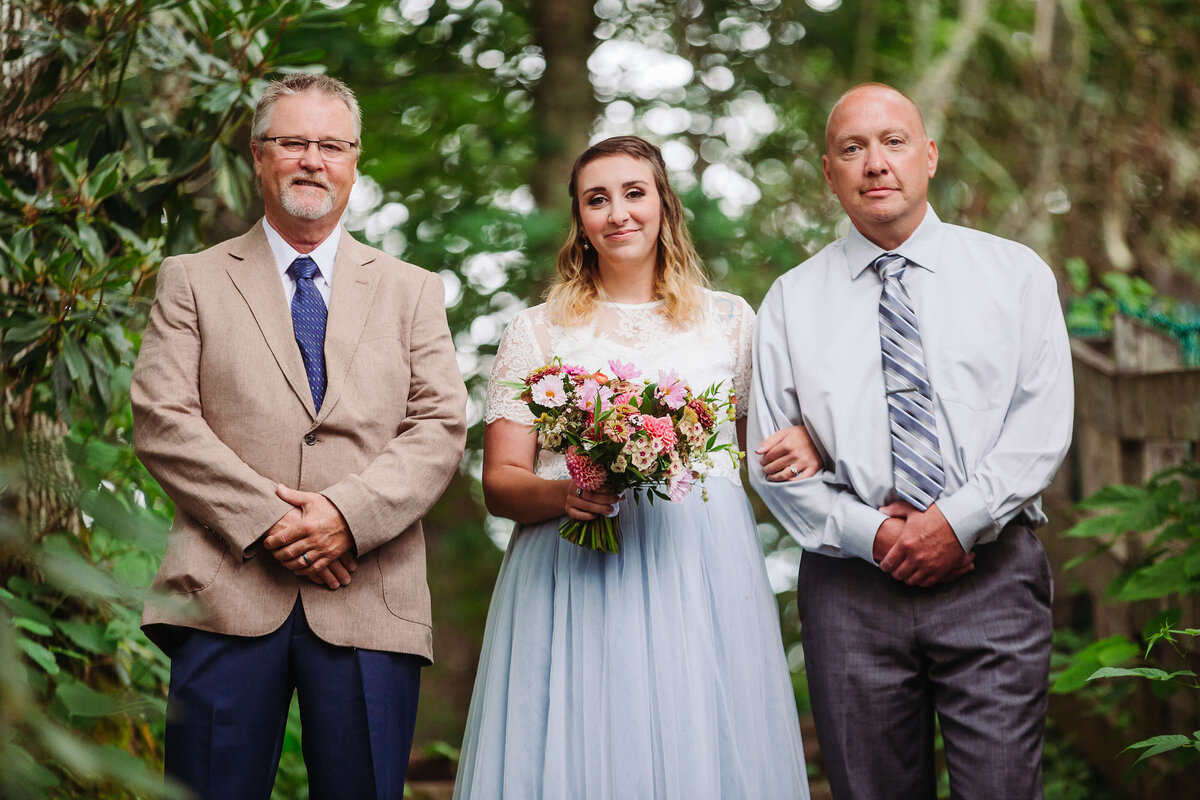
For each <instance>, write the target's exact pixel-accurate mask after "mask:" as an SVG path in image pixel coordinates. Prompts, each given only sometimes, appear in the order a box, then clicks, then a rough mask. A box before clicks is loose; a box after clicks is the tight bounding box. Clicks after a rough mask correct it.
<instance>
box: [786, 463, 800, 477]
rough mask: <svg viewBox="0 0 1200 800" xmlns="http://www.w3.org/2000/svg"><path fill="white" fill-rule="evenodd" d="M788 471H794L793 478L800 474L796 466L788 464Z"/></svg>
mask: <svg viewBox="0 0 1200 800" xmlns="http://www.w3.org/2000/svg"><path fill="white" fill-rule="evenodd" d="M788 469H790V470H791V471H792V477H793V478H794V477H796V476H797V475H799V474H800V470H798V469H796V465H795V464H788Z"/></svg>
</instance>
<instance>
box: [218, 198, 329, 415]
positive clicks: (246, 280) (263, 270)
mask: <svg viewBox="0 0 1200 800" xmlns="http://www.w3.org/2000/svg"><path fill="white" fill-rule="evenodd" d="M229 255H231V256H232V257H233V259H234V261H233V263H231V264H229V266H227V267H226V272H228V273H229V278H230V280H232V281H233V283H234V285H235V286H236V287H237V290H238V291H239V292H240V293H241V295H242V297H243V298H244V299H245V300H246V304H247V305H248V306H250V313H252V314H253V315H254V320H255V321H256V322H257V323H258V328H259V330H260V331H261V332H262V335H263V338H264V339H266V340H267V346H268V347H270V348H271V353H272V354H273V355H274V356H275V362H276V363H277V364H278V365H279V369H280V370H282V371H283V374H284V376H285V377H286V378H287V381H288V383H289V384H291V387H292V391H294V392H295V393H296V396H297V397H299V398H300V401H301V402H302V403H304V407H305V408H306V409H308V413H309V416H311V417H314V418H315V417H316V415H317V414H316V409H315V407H314V406H313V399H312V390H311V389H310V388H309V386H308V375H307V373H305V371H304V362H303V361H302V360H301V358H300V348H299V347H298V346H297V345H296V334H295V331H294V330H293V328H292V312H291V310H290V309H288V306H287V300H286V299H285V297H284V293H283V286H282V283H281V282H280V278H279V271H278V270H277V269H276V268H275V258H274V256H272V255H271V247H270V245H268V244H267V235H266V234H265V233H264V232H263V229H262V222H261V221H260V222H259V223H258V224H257V225H255V226H254V227H253V228H251V229H250V231H249V233H247V234H246V235H245V236H242V237H241V238H239V239H235V240H234V241H233V242H231V243H230V249H229ZM340 266H341V265H340V262H339V267H340ZM335 280H336V275H335ZM328 347H329V345H328V338H327V339H326V348H327V349H328ZM324 405H325V406H328V405H329V402H328V398H327V399H326V401H325V403H324Z"/></svg>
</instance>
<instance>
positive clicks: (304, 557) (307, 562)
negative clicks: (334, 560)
mask: <svg viewBox="0 0 1200 800" xmlns="http://www.w3.org/2000/svg"><path fill="white" fill-rule="evenodd" d="M300 560H301V561H303V562H304V566H306V567H311V566H312V561H310V560H309V558H308V553H307V552H304V553H301V554H300Z"/></svg>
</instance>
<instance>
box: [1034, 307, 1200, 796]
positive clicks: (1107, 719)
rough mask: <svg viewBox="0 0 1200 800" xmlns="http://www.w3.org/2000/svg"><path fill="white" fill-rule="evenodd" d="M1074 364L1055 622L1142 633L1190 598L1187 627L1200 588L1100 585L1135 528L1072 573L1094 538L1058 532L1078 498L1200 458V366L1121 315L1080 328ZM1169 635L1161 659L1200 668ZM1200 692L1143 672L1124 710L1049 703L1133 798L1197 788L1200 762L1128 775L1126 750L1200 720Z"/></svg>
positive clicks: (1056, 539)
mask: <svg viewBox="0 0 1200 800" xmlns="http://www.w3.org/2000/svg"><path fill="white" fill-rule="evenodd" d="M1071 350H1072V355H1073V357H1074V373H1075V408H1076V412H1075V437H1074V444H1073V446H1072V450H1071V453H1070V455H1069V456H1068V460H1067V463H1066V464H1065V465H1064V467H1063V469H1062V470H1061V471H1060V473H1059V475H1058V477H1057V478H1056V480H1055V483H1054V485H1053V486H1052V487H1051V489H1050V491H1049V492H1047V494H1046V497H1045V502H1046V506H1047V512H1048V514H1049V515H1050V516H1051V519H1052V525H1053V527H1052V528H1050V529H1048V530H1047V531H1046V533H1045V535H1043V536H1042V540H1043V542H1044V543H1045V544H1046V550H1047V553H1048V554H1049V556H1050V562H1051V565H1052V567H1053V568H1054V572H1055V586H1056V597H1055V623H1056V627H1057V628H1072V627H1073V628H1077V629H1086V628H1091V629H1092V630H1093V631H1094V632H1095V635H1096V637H1097V638H1098V639H1102V638H1105V637H1108V636H1112V635H1114V634H1120V635H1123V636H1126V637H1128V638H1130V639H1132V640H1133V641H1135V642H1140V641H1141V632H1142V629H1143V627H1144V626H1145V624H1146V622H1147V621H1148V620H1149V619H1150V618H1151V617H1152V616H1153V615H1154V614H1156V613H1157V612H1159V611H1161V610H1163V609H1165V608H1168V607H1172V606H1181V607H1182V608H1183V624H1184V626H1185V627H1200V599H1198V598H1196V597H1195V596H1193V597H1190V598H1182V599H1181V598H1171V599H1170V601H1167V600H1163V601H1159V602H1139V603H1132V604H1126V603H1113V602H1111V601H1110V600H1107V599H1106V598H1105V597H1104V593H1105V589H1106V588H1107V586H1108V585H1109V582H1110V581H1111V580H1112V579H1113V578H1114V577H1115V576H1116V575H1118V574H1119V572H1120V571H1121V569H1122V567H1123V566H1124V565H1125V564H1127V563H1131V562H1133V561H1136V559H1137V558H1138V557H1139V556H1140V555H1141V548H1142V546H1143V544H1144V542H1142V541H1139V540H1138V539H1136V538H1135V537H1126V539H1127V541H1125V542H1122V545H1121V546H1120V547H1117V548H1113V549H1112V550H1111V551H1110V552H1108V553H1107V554H1105V555H1103V556H1101V557H1097V558H1094V559H1092V560H1091V561H1089V562H1087V563H1086V564H1084V565H1082V566H1079V567H1076V568H1074V569H1071V570H1070V571H1069V572H1066V573H1064V571H1063V566H1064V565H1065V564H1066V563H1067V562H1068V561H1070V560H1071V559H1073V558H1075V557H1077V556H1080V555H1083V554H1085V553H1088V552H1090V551H1091V550H1092V548H1093V547H1094V542H1092V541H1090V540H1086V539H1069V538H1066V537H1062V536H1058V535H1056V533H1059V532H1061V531H1062V530H1064V529H1065V528H1067V527H1068V526H1069V525H1070V524H1071V523H1072V522H1073V521H1074V520H1075V519H1077V518H1078V515H1077V512H1075V511H1074V504H1075V503H1076V502H1077V501H1078V500H1079V499H1081V498H1083V497H1087V496H1089V495H1091V494H1092V493H1094V492H1095V491H1097V490H1098V489H1100V488H1102V487H1104V486H1106V485H1109V484H1113V483H1125V484H1132V485H1142V484H1144V483H1145V482H1146V481H1147V480H1148V479H1149V478H1150V476H1151V475H1153V474H1154V473H1155V472H1158V471H1159V470H1161V469H1164V468H1166V467H1169V466H1172V465H1177V464H1179V463H1181V462H1182V461H1183V460H1184V459H1185V458H1187V457H1191V458H1200V449H1198V445H1200V369H1185V368H1183V367H1182V366H1181V361H1180V359H1179V348H1178V345H1177V343H1175V342H1174V341H1172V340H1170V339H1168V338H1167V337H1164V336H1161V335H1160V334H1157V333H1156V332H1154V331H1151V330H1149V329H1147V328H1143V327H1141V326H1140V325H1138V324H1137V323H1135V322H1133V321H1131V320H1128V319H1126V318H1124V317H1118V318H1117V320H1116V322H1115V325H1114V332H1113V337H1112V338H1111V339H1107V340H1091V341H1082V340H1073V341H1072V343H1071ZM1165 650H1166V648H1165V647H1160V648H1158V649H1156V651H1155V656H1156V657H1158V658H1162V661H1163V663H1162V666H1163V668H1165V669H1180V668H1185V667H1190V668H1191V669H1193V670H1196V671H1197V672H1200V658H1192V659H1191V662H1192V663H1191V664H1190V665H1184V664H1182V663H1179V662H1172V660H1171V659H1170V658H1169V657H1166V656H1167V655H1168V654H1167V653H1165V652H1164V651H1165ZM1198 695H1200V693H1198V692H1184V693H1179V694H1176V695H1174V696H1173V697H1171V698H1170V699H1169V700H1168V701H1166V702H1164V701H1162V700H1160V699H1158V698H1157V697H1155V695H1154V692H1153V687H1152V686H1151V685H1150V682H1149V681H1140V680H1139V681H1137V687H1136V692H1135V694H1134V696H1133V697H1132V698H1130V700H1129V701H1128V702H1126V703H1125V704H1124V705H1123V707H1122V708H1123V709H1124V710H1125V712H1127V713H1126V719H1125V721H1124V722H1123V723H1122V722H1119V721H1118V713H1117V712H1115V711H1109V712H1107V713H1104V712H1099V711H1097V709H1096V708H1095V707H1094V706H1093V704H1091V703H1089V702H1087V701H1085V700H1081V699H1079V698H1078V697H1076V696H1071V695H1067V696H1063V695H1056V696H1053V697H1052V699H1051V709H1050V715H1051V719H1052V720H1053V721H1054V723H1055V724H1057V725H1059V726H1060V727H1062V728H1063V729H1065V730H1066V731H1067V732H1068V734H1069V735H1070V736H1071V738H1072V739H1073V740H1074V741H1075V742H1076V744H1077V745H1078V746H1079V747H1080V749H1081V750H1082V751H1083V752H1084V753H1085V754H1086V755H1087V756H1088V757H1089V759H1090V760H1091V761H1092V763H1093V764H1094V765H1095V766H1096V767H1097V768H1098V769H1099V770H1100V771H1101V772H1102V773H1104V774H1105V775H1106V777H1108V778H1109V780H1110V782H1111V783H1112V784H1113V785H1115V786H1120V787H1121V788H1122V789H1123V790H1124V791H1125V793H1126V794H1127V795H1128V796H1129V797H1130V798H1134V799H1135V800H1159V799H1160V798H1161V799H1162V800H1167V799H1169V800H1177V799H1181V798H1193V797H1200V769H1198V770H1192V771H1191V774H1187V775H1180V774H1179V773H1177V772H1176V773H1174V774H1166V773H1165V772H1164V770H1163V769H1162V768H1161V765H1158V768H1153V767H1152V768H1151V769H1149V770H1146V771H1143V772H1140V773H1138V774H1137V775H1135V776H1134V777H1133V778H1132V779H1130V776H1128V775H1127V767H1128V766H1129V765H1130V764H1131V763H1132V762H1133V760H1134V756H1133V755H1131V754H1129V753H1126V754H1124V755H1121V750H1122V749H1124V747H1125V746H1126V745H1128V744H1129V743H1131V742H1134V741H1137V740H1139V739H1142V738H1145V737H1148V736H1152V735H1157V734H1162V733H1186V734H1187V735H1189V736H1190V735H1191V733H1192V731H1195V730H1197V729H1200V697H1198Z"/></svg>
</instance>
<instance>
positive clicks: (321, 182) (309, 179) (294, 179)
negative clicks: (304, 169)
mask: <svg viewBox="0 0 1200 800" xmlns="http://www.w3.org/2000/svg"><path fill="white" fill-rule="evenodd" d="M299 181H304V182H306V183H315V184H317V185H318V186H320V187H321V188H322V189H324V190H325V191H327V192H328V191H331V187H330V186H329V184H328V183H327V182H326V181H325V179H324V178H320V177H318V176H317V174H316V173H315V172H314V173H310V174H303V173H302V174H299V175H292V176H290V177H289V178H288V179H287V185H288V186H295V185H296V184H297V183H298V182H299Z"/></svg>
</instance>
